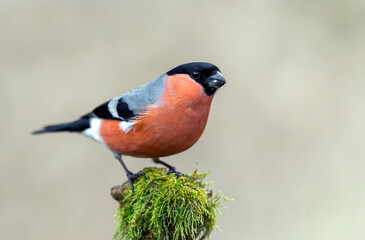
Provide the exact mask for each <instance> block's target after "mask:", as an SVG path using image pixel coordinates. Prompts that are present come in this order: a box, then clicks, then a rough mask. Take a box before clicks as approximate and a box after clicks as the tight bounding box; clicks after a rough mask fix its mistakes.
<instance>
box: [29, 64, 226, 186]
mask: <svg viewBox="0 0 365 240" xmlns="http://www.w3.org/2000/svg"><path fill="white" fill-rule="evenodd" d="M225 83H226V81H225V79H224V77H223V76H222V74H221V72H220V70H219V69H218V68H217V67H216V66H214V65H213V64H210V63H205V62H193V63H187V64H183V65H180V66H178V67H176V68H174V69H172V70H170V71H168V72H167V73H166V74H164V75H162V76H161V77H159V78H157V79H156V80H154V81H152V82H149V83H147V84H145V85H142V86H140V87H137V88H135V89H133V90H131V91H129V92H127V93H125V94H123V95H121V96H119V97H116V98H113V99H112V100H110V101H107V102H105V103H104V104H102V105H100V106H99V107H97V108H95V109H94V110H93V111H92V112H91V113H89V114H86V115H84V116H82V117H81V118H80V119H78V120H76V121H73V122H69V123H64V124H57V125H51V126H47V127H45V128H44V129H42V130H39V131H35V132H34V134H40V133H47V132H61V131H69V132H79V133H82V134H83V135H85V136H87V137H90V138H92V139H94V140H96V141H98V142H100V143H102V144H104V145H105V146H106V147H107V148H109V149H110V150H111V151H112V152H113V154H114V156H115V158H117V159H118V160H119V162H120V163H121V164H122V166H123V168H124V170H125V171H126V174H127V177H128V180H129V182H130V184H131V186H132V190H133V191H134V187H133V180H135V179H137V178H138V177H139V176H141V175H144V173H143V172H138V173H136V174H133V173H132V172H130V171H129V170H128V168H127V167H126V165H125V164H124V162H123V160H122V157H121V156H122V155H129V156H133V157H141V158H152V159H153V161H154V162H155V163H160V164H163V165H165V166H166V167H168V168H169V173H176V174H177V175H178V176H179V175H180V173H179V172H178V171H176V169H175V167H173V166H171V165H169V164H167V163H165V162H163V161H161V160H160V159H159V158H160V157H166V156H170V155H173V154H177V153H180V152H182V151H185V150H186V149H188V148H190V147H191V146H192V145H194V143H196V141H198V139H199V137H200V136H201V134H202V133H203V131H204V128H205V125H206V123H207V120H208V115H209V110H210V105H211V102H212V99H213V96H214V94H215V92H216V91H217V89H218V88H220V87H221V86H223V85H224V84H225Z"/></svg>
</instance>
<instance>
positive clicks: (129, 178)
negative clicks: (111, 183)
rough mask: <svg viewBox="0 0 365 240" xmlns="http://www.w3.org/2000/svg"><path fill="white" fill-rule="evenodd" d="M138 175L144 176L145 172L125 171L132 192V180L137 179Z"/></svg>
mask: <svg viewBox="0 0 365 240" xmlns="http://www.w3.org/2000/svg"><path fill="white" fill-rule="evenodd" d="M140 176H144V177H146V174H145V173H144V172H142V171H139V172H138V173H132V172H129V171H128V172H127V178H128V182H129V184H130V185H131V187H132V192H134V185H133V181H134V180H137V179H138V178H139V177H140Z"/></svg>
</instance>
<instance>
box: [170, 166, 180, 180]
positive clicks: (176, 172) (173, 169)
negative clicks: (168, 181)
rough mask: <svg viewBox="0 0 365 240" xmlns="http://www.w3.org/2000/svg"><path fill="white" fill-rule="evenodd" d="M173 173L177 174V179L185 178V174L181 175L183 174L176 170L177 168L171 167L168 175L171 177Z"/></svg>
mask: <svg viewBox="0 0 365 240" xmlns="http://www.w3.org/2000/svg"><path fill="white" fill-rule="evenodd" d="M171 173H175V175H176V177H177V178H179V177H181V176H184V174H183V173H181V172H179V171H177V170H176V168H175V167H173V166H170V167H169V171H168V172H167V175H170V174H171Z"/></svg>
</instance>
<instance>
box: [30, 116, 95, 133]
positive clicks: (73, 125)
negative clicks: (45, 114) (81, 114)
mask: <svg viewBox="0 0 365 240" xmlns="http://www.w3.org/2000/svg"><path fill="white" fill-rule="evenodd" d="M89 127H90V119H89V118H80V119H79V120H76V121H74V122H69V123H63V124H57V125H50V126H46V127H44V128H43V129H41V130H38V131H34V132H32V134H42V133H48V132H64V131H69V132H81V131H83V130H85V129H86V128H89Z"/></svg>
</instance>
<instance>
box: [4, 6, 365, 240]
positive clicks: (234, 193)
mask: <svg viewBox="0 0 365 240" xmlns="http://www.w3.org/2000/svg"><path fill="white" fill-rule="evenodd" d="M190 61H208V62H212V63H214V64H216V65H217V66H218V67H220V69H221V70H222V72H223V74H224V75H225V77H226V79H227V81H228V83H227V85H226V86H224V87H223V88H222V89H220V91H219V92H218V94H217V95H216V97H215V99H214V102H213V106H212V109H211V115H210V119H209V122H208V126H207V128H206V131H205V133H204V135H203V136H202V138H201V139H200V141H199V142H198V143H197V144H196V145H195V146H194V147H193V148H192V149H190V150H188V151H186V152H184V153H182V154H179V155H176V156H172V157H169V158H165V160H167V161H168V162H170V163H171V164H173V165H176V166H177V167H178V168H179V169H180V170H182V171H184V172H186V171H188V172H191V171H193V170H194V169H195V168H197V167H198V168H199V170H200V171H211V172H212V173H211V175H210V176H209V180H211V181H214V184H212V185H211V187H212V189H214V190H215V191H217V190H219V191H221V193H222V194H224V195H226V196H228V197H231V198H235V199H236V201H234V202H228V203H224V205H225V206H226V207H227V209H225V210H223V211H222V214H221V215H220V223H219V226H220V228H221V229H222V232H220V231H217V232H216V233H215V234H213V235H212V237H211V239H255V240H256V239H257V240H261V239H262V240H264V239H271V240H273V239H278V240H286V239H288V240H292V239H296V240H301V239H311V240H314V239H318V240H319V239H320V240H323V239H330V240H336V239H338V240H340V239H341V240H342V239H351V240H353V239H365V227H364V226H365V175H364V172H365V159H364V158H365V154H364V153H365V150H364V147H365V145H364V137H365V129H364V128H365V127H364V121H365V111H364V109H365V108H364V102H365V94H364V92H365V81H364V80H365V79H364V76H365V75H364V74H365V70H364V69H365V3H364V1H356V0H354V1H347V0H343V1H313V0H310V1H289V0H275V1H270V0H263V1H193V0H191V1H124V0H119V1H114V0H113V1H112V0H108V1H10V0H9V1H7V0H5V1H4V0H3V1H0V100H1V101H0V109H1V113H2V114H1V125H0V133H1V134H0V178H1V179H0V194H1V195H0V196H1V197H0V216H1V217H0V239H4V240H7V239H31V240H33V239H37V240H39V239H56V240H58V239H59V240H61V239H111V238H112V236H113V233H114V230H115V223H114V222H113V221H114V220H113V216H114V214H115V211H116V208H117V204H116V202H115V201H114V200H112V199H111V197H110V196H109V190H110V188H111V187H112V186H114V185H116V184H119V183H121V182H123V181H125V180H126V177H125V174H124V172H123V170H122V168H121V166H120V164H119V163H118V162H117V161H116V160H115V159H114V158H113V156H112V154H111V153H110V152H108V151H107V150H106V149H104V147H103V146H101V145H99V144H97V143H95V142H93V141H90V140H89V139H86V138H85V137H82V136H78V135H77V134H73V135H71V134H67V133H65V134H50V135H43V136H31V135H30V132H31V131H32V130H34V129H38V128H40V127H41V126H43V125H45V124H50V123H59V122H63V121H69V120H73V119H76V118H77V117H79V116H80V115H82V114H84V113H87V112H88V111H90V110H92V109H93V108H94V107H95V106H97V105H98V104H100V103H102V102H104V101H106V100H108V99H110V98H112V97H114V96H118V95H120V94H122V93H124V92H126V91H128V90H130V89H131V88H134V87H136V86H138V85H141V84H143V83H146V82H148V81H151V80H153V79H155V78H157V77H158V76H160V75H162V74H163V73H164V72H166V71H167V70H169V69H171V68H173V67H175V66H177V65H179V64H181V63H185V62H190ZM197 162H198V164H197ZM126 163H127V165H128V166H129V168H130V169H131V170H133V171H137V170H140V169H142V168H143V167H145V166H152V165H153V164H152V162H151V161H150V160H143V159H133V158H126Z"/></svg>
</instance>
